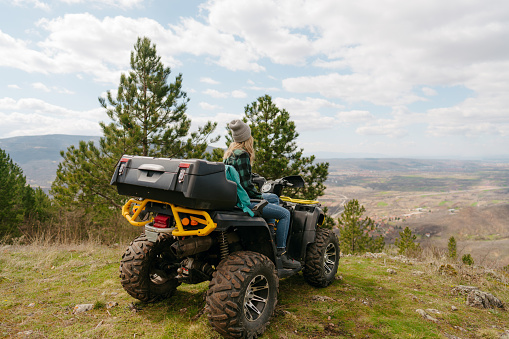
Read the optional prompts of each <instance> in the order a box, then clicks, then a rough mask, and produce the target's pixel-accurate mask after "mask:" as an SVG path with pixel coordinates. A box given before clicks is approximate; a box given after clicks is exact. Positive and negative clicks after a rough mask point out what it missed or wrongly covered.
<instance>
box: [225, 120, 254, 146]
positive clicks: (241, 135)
mask: <svg viewBox="0 0 509 339" xmlns="http://www.w3.org/2000/svg"><path fill="white" fill-rule="evenodd" d="M230 129H231V130H232V137H233V141H235V142H243V141H246V140H247V139H249V137H250V136H251V128H249V126H248V124H246V123H245V122H243V121H242V120H238V119H235V120H232V121H231V122H230Z"/></svg>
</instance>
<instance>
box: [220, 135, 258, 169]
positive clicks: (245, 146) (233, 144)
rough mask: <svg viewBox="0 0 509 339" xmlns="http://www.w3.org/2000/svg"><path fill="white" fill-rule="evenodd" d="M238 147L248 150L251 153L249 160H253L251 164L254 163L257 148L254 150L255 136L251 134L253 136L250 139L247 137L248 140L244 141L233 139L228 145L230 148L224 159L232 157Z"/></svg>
mask: <svg viewBox="0 0 509 339" xmlns="http://www.w3.org/2000/svg"><path fill="white" fill-rule="evenodd" d="M237 149H241V150H244V151H246V152H247V154H249V161H251V165H252V164H253V162H254V160H255V150H254V140H253V137H252V136H251V137H249V139H247V140H246V141H242V142H235V141H232V142H231V143H230V146H229V147H228V149H227V150H226V152H225V153H224V157H223V159H225V160H226V159H228V158H229V157H231V156H232V154H233V151H235V150H237Z"/></svg>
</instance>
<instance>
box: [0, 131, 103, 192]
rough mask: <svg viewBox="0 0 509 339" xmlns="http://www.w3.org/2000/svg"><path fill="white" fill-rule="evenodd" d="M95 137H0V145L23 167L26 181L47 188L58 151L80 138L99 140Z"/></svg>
mask: <svg viewBox="0 0 509 339" xmlns="http://www.w3.org/2000/svg"><path fill="white" fill-rule="evenodd" d="M99 138H100V137H98V136H86V135H66V134H50V135H34V136H23V137H13V138H5V139H0V148H1V149H3V150H4V151H6V152H7V153H8V154H9V155H10V157H11V159H12V160H13V161H14V162H16V163H17V164H18V165H19V166H20V167H21V169H23V173H24V174H25V176H26V178H27V182H28V184H30V185H31V186H34V187H37V186H39V187H41V188H42V189H44V190H45V191H48V190H49V187H50V186H51V183H52V182H53V180H54V179H55V176H56V171H57V167H58V164H59V163H60V161H61V160H62V157H61V156H60V151H66V150H67V148H68V147H69V146H71V145H78V144H79V142H80V141H81V140H84V141H90V140H93V141H99Z"/></svg>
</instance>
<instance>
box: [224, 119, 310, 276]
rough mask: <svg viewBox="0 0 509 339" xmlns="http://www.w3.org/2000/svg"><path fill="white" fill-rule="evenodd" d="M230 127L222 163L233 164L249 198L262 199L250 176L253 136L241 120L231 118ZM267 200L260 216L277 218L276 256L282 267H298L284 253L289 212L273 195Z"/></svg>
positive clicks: (253, 155) (253, 152) (297, 264)
mask: <svg viewBox="0 0 509 339" xmlns="http://www.w3.org/2000/svg"><path fill="white" fill-rule="evenodd" d="M230 129H231V131H232V137H233V142H232V143H231V144H230V147H228V149H227V150H226V153H225V154H224V163H225V164H227V165H231V166H233V167H234V168H235V169H236V170H237V172H238V173H239V177H240V184H241V185H242V187H243V188H244V189H245V190H246V192H247V194H248V195H249V197H250V198H251V199H263V198H264V197H263V195H262V194H261V193H260V192H258V190H257V189H256V187H255V186H254V184H253V182H252V180H251V177H252V173H251V163H253V161H254V158H255V151H254V147H253V137H252V136H251V129H250V128H249V126H248V125H247V124H246V123H244V122H243V121H241V120H233V121H231V122H230ZM266 198H267V200H270V201H269V202H271V203H270V204H268V205H267V206H265V207H264V208H263V211H262V216H263V217H264V218H266V219H269V221H273V220H274V219H278V220H279V221H278V223H277V229H276V245H277V256H278V257H280V258H281V261H282V263H283V267H284V268H291V269H294V268H299V267H300V263H299V262H297V261H295V260H293V259H290V258H288V256H287V255H286V239H287V237H288V229H289V227H290V212H289V211H288V210H287V209H286V208H283V207H281V206H278V205H277V204H274V202H276V201H275V200H273V198H274V195H273V194H272V195H270V196H269V195H267V196H266ZM255 205H256V203H251V206H250V208H253V207H254V206H255Z"/></svg>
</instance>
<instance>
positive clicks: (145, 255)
mask: <svg viewBox="0 0 509 339" xmlns="http://www.w3.org/2000/svg"><path fill="white" fill-rule="evenodd" d="M173 241H174V240H173V237H172V236H171V235H167V234H160V235H159V237H158V239H157V241H156V242H155V243H154V242H151V241H149V240H148V239H147V238H146V237H145V235H141V236H139V237H138V238H136V239H134V240H133V241H132V242H131V244H130V245H129V247H128V248H127V250H126V251H125V253H124V254H123V255H122V260H121V262H120V279H121V283H122V287H124V289H125V290H126V292H127V293H129V294H130V295H131V296H132V297H134V298H136V299H138V300H141V301H144V302H154V301H158V300H162V299H165V298H169V297H170V296H171V295H173V293H174V292H175V289H176V288H177V286H178V285H180V283H179V282H178V281H177V279H175V276H176V271H175V272H172V271H171V270H169V269H168V266H170V265H171V264H172V263H175V262H176V258H175V256H174V255H173V254H172V253H171V251H170V247H169V246H170V245H171V244H172V243H173Z"/></svg>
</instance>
